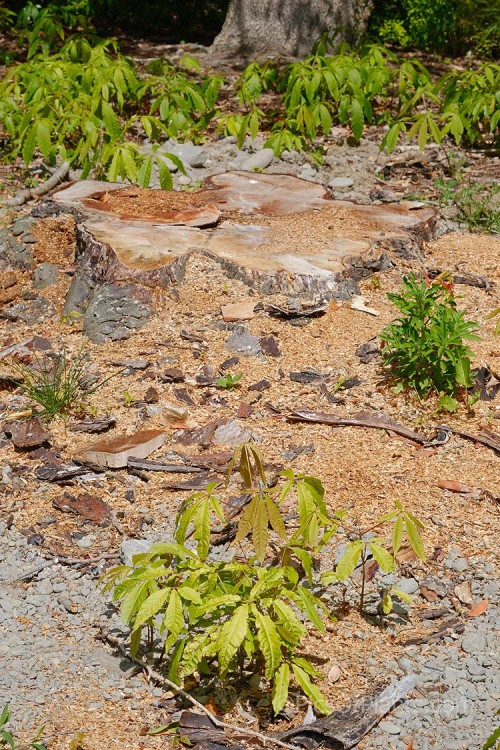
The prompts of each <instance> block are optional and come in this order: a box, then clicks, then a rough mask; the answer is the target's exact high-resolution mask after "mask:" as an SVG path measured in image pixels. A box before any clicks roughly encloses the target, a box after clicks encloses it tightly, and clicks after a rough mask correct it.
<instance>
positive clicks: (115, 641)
mask: <svg viewBox="0 0 500 750" xmlns="http://www.w3.org/2000/svg"><path fill="white" fill-rule="evenodd" d="M99 630H100V631H101V635H102V637H103V638H104V640H106V641H107V642H108V643H109V644H110V645H111V646H114V647H115V648H117V649H118V650H119V652H120V653H121V654H122V656H125V657H126V658H127V659H128V660H129V661H131V662H132V663H133V664H137V666H138V667H141V669H143V670H144V672H146V674H147V675H148V677H149V678H150V679H151V678H152V679H153V680H154V681H155V682H157V683H158V684H159V685H167V686H168V687H169V688H170V689H171V690H172V691H173V692H176V693H179V695H182V697H183V698H185V699H186V700H187V701H188V702H189V703H191V705H192V706H195V708H197V709H198V710H199V711H201V713H203V714H205V716H208V718H209V719H210V721H211V722H212V724H213V725H214V726H216V727H218V728H220V729H227V730H229V731H231V732H236V733H237V734H244V735H247V736H249V737H257V738H258V739H259V740H262V742H264V743H271V744H273V745H278V747H285V748H288V750H297V745H289V744H288V743H287V742H282V741H281V740H278V739H276V738H275V737H270V736H269V735H266V734H262V733H261V732H256V731H254V730H253V729H244V728H243V727H238V726H234V725H233V724H228V723H227V722H225V721H221V720H220V719H218V718H217V717H216V716H214V715H213V713H211V712H210V711H209V710H208V708H205V706H204V705H203V704H202V703H199V701H197V700H196V698H193V696H192V695H190V694H189V693H187V692H186V691H185V690H183V689H182V688H181V687H179V685H176V684H175V682H172V681H171V680H169V679H168V678H167V677H164V676H163V675H162V674H160V673H159V672H156V671H155V670H154V669H152V668H151V667H150V666H149V664H145V663H144V662H143V661H142V660H141V659H138V658H137V657H135V656H131V655H130V653H129V652H128V651H127V649H126V648H125V646H124V645H123V643H121V641H120V639H119V638H117V637H116V636H114V635H112V634H111V633H110V632H109V631H108V630H107V629H106V628H105V627H103V626H102V625H99Z"/></svg>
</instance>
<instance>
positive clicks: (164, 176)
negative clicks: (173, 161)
mask: <svg viewBox="0 0 500 750" xmlns="http://www.w3.org/2000/svg"><path fill="white" fill-rule="evenodd" d="M155 161H156V166H157V167H158V175H159V178H160V187H161V188H162V190H172V188H173V182H172V175H171V173H170V169H169V168H168V166H167V163H166V161H165V159H162V157H161V156H156V158H155Z"/></svg>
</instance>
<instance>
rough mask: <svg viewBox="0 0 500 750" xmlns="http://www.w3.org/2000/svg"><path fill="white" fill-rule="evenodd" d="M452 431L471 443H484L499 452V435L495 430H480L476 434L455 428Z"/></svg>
mask: <svg viewBox="0 0 500 750" xmlns="http://www.w3.org/2000/svg"><path fill="white" fill-rule="evenodd" d="M452 432H454V434H455V435H459V436H460V437H461V438H464V439H465V440H472V442H473V443H481V445H485V446H486V447H487V448H491V450H492V451H494V452H495V453H498V454H500V435H498V434H497V433H496V432H490V431H489V430H481V432H480V433H479V434H478V435H472V434H471V433H470V432H463V431H462V430H456V429H455V428H453V430H452Z"/></svg>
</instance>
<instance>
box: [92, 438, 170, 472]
mask: <svg viewBox="0 0 500 750" xmlns="http://www.w3.org/2000/svg"><path fill="white" fill-rule="evenodd" d="M164 439H165V432H164V431H163V430H143V431H141V432H136V433H135V434H134V435H120V436H118V437H115V438H112V439H110V440H99V441H98V442H96V443H91V444H90V445H88V446H87V447H86V448H85V450H84V451H83V454H82V458H83V460H84V461H85V460H86V461H91V462H92V463H95V464H97V465H98V466H104V467H109V468H112V469H120V468H123V467H124V466H126V465H127V461H128V459H129V458H130V457H131V456H133V457H134V458H146V457H147V456H149V454H150V453H153V451H155V450H157V449H158V448H161V446H162V445H163V441H164Z"/></svg>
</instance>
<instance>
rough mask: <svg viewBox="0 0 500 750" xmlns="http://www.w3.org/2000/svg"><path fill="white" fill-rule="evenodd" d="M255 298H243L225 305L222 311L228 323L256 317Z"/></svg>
mask: <svg viewBox="0 0 500 750" xmlns="http://www.w3.org/2000/svg"><path fill="white" fill-rule="evenodd" d="M256 304H257V302H256V301H255V300H242V301H241V302H234V303H232V304H230V305H223V306H222V307H221V313H222V317H223V319H224V320H225V321H226V323H234V322H235V321H237V320H251V319H252V318H253V317H254V308H255V305H256Z"/></svg>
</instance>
